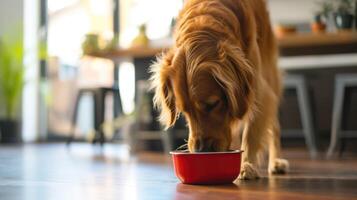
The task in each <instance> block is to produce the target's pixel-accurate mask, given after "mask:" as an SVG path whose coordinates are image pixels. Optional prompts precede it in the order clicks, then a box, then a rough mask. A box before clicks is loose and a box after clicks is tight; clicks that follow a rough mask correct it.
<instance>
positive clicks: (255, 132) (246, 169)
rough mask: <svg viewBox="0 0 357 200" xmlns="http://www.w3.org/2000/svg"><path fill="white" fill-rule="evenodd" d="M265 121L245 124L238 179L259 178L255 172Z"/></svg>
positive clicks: (257, 120) (259, 120)
mask: <svg viewBox="0 0 357 200" xmlns="http://www.w3.org/2000/svg"><path fill="white" fill-rule="evenodd" d="M265 127H266V120H265V119H263V117H258V118H255V119H254V120H253V121H251V122H249V123H247V124H246V126H245V128H244V131H243V138H242V150H244V152H243V154H242V164H241V165H242V166H241V172H240V175H239V177H238V178H239V179H256V178H259V173H258V171H257V162H258V153H259V152H260V151H261V150H262V149H263V145H264V144H263V142H264V137H265V136H264V134H265Z"/></svg>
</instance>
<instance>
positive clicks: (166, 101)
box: [150, 51, 178, 129]
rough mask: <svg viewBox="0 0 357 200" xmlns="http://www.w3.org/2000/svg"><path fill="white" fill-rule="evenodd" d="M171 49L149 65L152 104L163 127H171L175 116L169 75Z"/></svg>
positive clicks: (170, 71)
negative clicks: (152, 92)
mask: <svg viewBox="0 0 357 200" xmlns="http://www.w3.org/2000/svg"><path fill="white" fill-rule="evenodd" d="M173 59H174V53H173V51H169V52H167V53H166V54H163V55H162V56H161V57H160V58H158V59H157V62H156V63H154V64H153V65H152V66H151V67H150V71H151V73H152V75H151V78H150V80H151V89H153V90H154V92H155V95H154V99H153V102H154V106H155V107H156V108H158V109H159V111H160V116H159V121H160V122H161V124H162V125H164V126H165V129H167V128H169V127H171V126H172V125H173V124H174V123H175V121H176V118H177V115H178V112H177V110H176V104H175V96H174V93H173V89H172V83H171V78H170V77H171V76H172V74H173V73H174V70H173V67H172V65H173Z"/></svg>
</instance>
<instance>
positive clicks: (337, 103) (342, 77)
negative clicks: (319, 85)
mask: <svg viewBox="0 0 357 200" xmlns="http://www.w3.org/2000/svg"><path fill="white" fill-rule="evenodd" d="M347 87H357V74H338V75H336V78H335V95H334V100H333V110H332V127H331V140H330V145H329V148H328V150H327V155H326V156H327V158H330V157H332V155H333V153H334V152H335V150H336V147H337V146H338V145H339V143H340V140H341V139H342V140H343V143H342V145H341V148H340V156H341V155H342V152H343V150H344V146H345V144H344V142H345V141H344V140H345V139H351V138H357V131H349V130H342V126H341V122H342V118H343V107H344V105H343V104H344V100H345V91H346V88H347Z"/></svg>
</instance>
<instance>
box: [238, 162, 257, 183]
mask: <svg viewBox="0 0 357 200" xmlns="http://www.w3.org/2000/svg"><path fill="white" fill-rule="evenodd" d="M257 178H259V174H258V171H257V170H256V169H255V168H254V166H253V164H252V163H249V162H244V163H243V165H242V167H241V171H240V174H239V176H238V179H240V180H250V179H257Z"/></svg>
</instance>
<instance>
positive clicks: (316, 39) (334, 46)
mask: <svg viewBox="0 0 357 200" xmlns="http://www.w3.org/2000/svg"><path fill="white" fill-rule="evenodd" d="M277 40H278V44H279V49H280V53H281V55H283V56H298V55H317V54H318V55H320V54H338V53H355V52H357V32H354V31H343V32H337V33H320V34H314V33H298V34H291V35H286V36H283V37H279V38H277ZM168 48H169V46H166V47H145V48H143V47H137V48H128V49H116V50H113V51H109V52H100V53H95V54H91V56H95V57H101V58H108V59H112V60H118V59H120V58H122V57H132V58H143V57H153V56H156V55H158V54H160V53H161V52H164V51H165V50H167V49H168Z"/></svg>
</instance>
